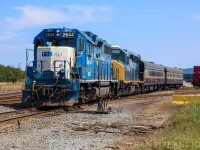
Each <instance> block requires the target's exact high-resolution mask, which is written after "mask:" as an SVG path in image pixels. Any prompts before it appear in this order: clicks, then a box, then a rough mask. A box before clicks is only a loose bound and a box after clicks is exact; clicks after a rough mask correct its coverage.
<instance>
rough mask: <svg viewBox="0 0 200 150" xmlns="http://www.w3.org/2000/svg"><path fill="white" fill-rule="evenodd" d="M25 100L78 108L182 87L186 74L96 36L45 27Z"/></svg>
mask: <svg viewBox="0 0 200 150" xmlns="http://www.w3.org/2000/svg"><path fill="white" fill-rule="evenodd" d="M26 73H27V78H26V80H25V88H24V90H23V91H22V102H23V103H25V104H28V105H30V106H32V105H36V106H42V105H70V106H71V105H73V104H74V103H78V102H81V103H85V102H87V101H93V100H96V99H104V98H109V97H110V98H111V97H118V96H121V95H129V94H137V93H142V92H145V91H150V90H158V89H165V88H171V87H180V86H181V85H182V82H183V75H182V71H181V70H179V69H175V68H169V67H164V66H161V65H157V64H154V63H149V62H145V61H142V60H141V58H140V56H138V55H136V54H134V53H132V52H130V51H127V50H124V49H121V48H120V47H118V46H113V47H111V45H110V44H109V43H107V42H106V41H105V40H103V39H101V38H99V37H98V36H97V35H95V34H93V33H92V32H82V31H79V30H77V29H68V28H55V29H44V30H43V31H42V32H40V33H39V34H38V35H37V36H36V37H35V38H34V61H33V62H32V65H31V66H27V69H26Z"/></svg>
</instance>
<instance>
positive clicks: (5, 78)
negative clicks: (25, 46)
mask: <svg viewBox="0 0 200 150" xmlns="http://www.w3.org/2000/svg"><path fill="white" fill-rule="evenodd" d="M25 77H26V74H25V71H23V70H21V68H14V67H11V66H4V65H1V64H0V82H16V81H22V80H24V79H25Z"/></svg>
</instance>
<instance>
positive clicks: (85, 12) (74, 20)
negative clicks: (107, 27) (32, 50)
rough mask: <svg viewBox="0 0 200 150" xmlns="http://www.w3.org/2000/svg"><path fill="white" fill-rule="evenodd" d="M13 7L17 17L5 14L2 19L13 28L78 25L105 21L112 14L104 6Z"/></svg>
mask: <svg viewBox="0 0 200 150" xmlns="http://www.w3.org/2000/svg"><path fill="white" fill-rule="evenodd" d="M14 9H15V10H16V11H19V12H20V15H19V16H17V17H12V16H7V17H6V18H5V20H4V21H5V23H8V24H9V25H10V26H11V27H12V28H13V29H15V30H20V29H24V28H31V27H38V26H42V25H52V24H57V23H68V24H70V25H74V24H75V25H80V24H86V23H96V22H105V21H109V20H110V19H111V16H112V11H111V9H110V8H109V7H106V6H97V7H95V6H81V5H63V6H57V7H48V8H47V7H45V8H44V7H38V6H30V5H29V6H21V7H15V8H14Z"/></svg>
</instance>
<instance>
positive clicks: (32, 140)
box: [0, 97, 171, 150]
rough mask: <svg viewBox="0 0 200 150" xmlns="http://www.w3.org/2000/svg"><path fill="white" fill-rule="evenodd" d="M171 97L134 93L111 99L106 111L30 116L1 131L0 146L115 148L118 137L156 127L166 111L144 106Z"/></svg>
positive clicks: (22, 149) (64, 149)
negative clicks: (151, 96)
mask: <svg viewBox="0 0 200 150" xmlns="http://www.w3.org/2000/svg"><path fill="white" fill-rule="evenodd" d="M170 98H171V97H160V98H149V99H148V98H146V99H134V97H133V98H131V99H126V100H119V101H116V102H111V103H109V104H108V106H109V107H111V112H110V113H109V114H90V113H61V114H57V115H53V116H46V117H42V118H30V119H29V120H25V121H23V122H21V123H20V124H18V125H12V127H9V128H6V129H4V130H2V131H0V137H1V138H0V150H5V149H13V150H102V149H105V150H110V149H118V147H116V146H115V143H116V142H117V141H123V140H124V139H126V138H128V137H130V136H138V135H143V134H146V133H153V132H154V130H155V128H156V127H159V126H161V125H162V124H163V123H164V122H165V121H166V120H167V118H168V117H169V113H168V112H166V111H163V112H162V111H159V112H156V113H153V112H150V113H148V111H147V109H150V107H153V106H154V107H155V106H156V107H159V106H161V105H162V104H163V103H165V102H169V101H170V100H171V99H170ZM154 107H153V108H154ZM1 109H2V110H3V109H5V110H6V109H8V111H11V110H12V109H11V108H8V107H4V106H0V110H1ZM5 110H4V111H5ZM85 110H87V111H88V110H91V111H92V110H96V107H94V106H92V107H91V106H90V107H88V108H85ZM6 111H7V110H6ZM145 114H146V115H145ZM157 120H159V121H160V122H159V123H158V122H157Z"/></svg>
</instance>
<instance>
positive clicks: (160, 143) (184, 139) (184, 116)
mask: <svg viewBox="0 0 200 150" xmlns="http://www.w3.org/2000/svg"><path fill="white" fill-rule="evenodd" d="M169 121H170V125H171V126H170V127H169V128H168V129H167V130H166V131H165V132H164V133H163V134H162V136H161V137H159V140H157V141H156V142H151V143H152V145H151V146H150V147H148V149H153V150H161V149H162V150H164V149H166V150H169V149H178V150H182V149H187V150H188V149H200V103H192V104H187V105H185V106H183V107H182V108H180V109H178V110H177V111H175V112H174V114H173V115H172V116H171V117H170V119H169ZM138 148H139V149H143V148H142V147H138ZM146 149H147V147H146Z"/></svg>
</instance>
